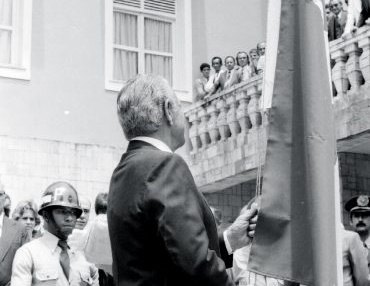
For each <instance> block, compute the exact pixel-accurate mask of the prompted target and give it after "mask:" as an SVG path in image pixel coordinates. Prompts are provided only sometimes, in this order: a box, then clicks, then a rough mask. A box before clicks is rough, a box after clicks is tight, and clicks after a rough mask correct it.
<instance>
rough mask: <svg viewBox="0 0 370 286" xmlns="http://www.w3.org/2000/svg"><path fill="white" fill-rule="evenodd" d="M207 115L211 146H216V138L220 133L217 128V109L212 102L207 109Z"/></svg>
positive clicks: (214, 102)
mask: <svg viewBox="0 0 370 286" xmlns="http://www.w3.org/2000/svg"><path fill="white" fill-rule="evenodd" d="M207 113H208V114H209V121H208V132H209V136H210V138H211V144H216V142H217V140H218V137H219V136H220V132H219V130H218V126H217V113H218V111H217V107H216V101H215V100H214V101H212V102H211V104H210V105H209V106H208V107H207Z"/></svg>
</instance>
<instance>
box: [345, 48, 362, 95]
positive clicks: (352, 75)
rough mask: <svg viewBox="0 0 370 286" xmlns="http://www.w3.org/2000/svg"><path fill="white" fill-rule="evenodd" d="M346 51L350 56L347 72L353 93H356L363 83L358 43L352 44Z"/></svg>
mask: <svg viewBox="0 0 370 286" xmlns="http://www.w3.org/2000/svg"><path fill="white" fill-rule="evenodd" d="M344 51H345V52H346V53H347V54H348V56H349V57H348V60H347V64H346V71H347V75H348V79H349V82H350V83H351V91H356V90H358V89H359V88H360V85H361V82H362V73H361V68H360V60H359V58H360V52H361V51H360V49H359V47H358V43H356V42H352V43H350V44H348V45H346V46H345V47H344Z"/></svg>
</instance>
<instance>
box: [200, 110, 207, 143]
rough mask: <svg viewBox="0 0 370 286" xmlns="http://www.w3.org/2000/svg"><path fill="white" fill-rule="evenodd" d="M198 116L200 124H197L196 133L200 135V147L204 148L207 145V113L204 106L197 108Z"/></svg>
mask: <svg viewBox="0 0 370 286" xmlns="http://www.w3.org/2000/svg"><path fill="white" fill-rule="evenodd" d="M198 118H200V124H199V126H198V134H199V137H200V141H201V143H202V149H204V148H206V147H207V145H208V142H209V140H208V136H209V135H208V126H207V122H208V114H207V111H206V109H205V108H204V107H200V108H199V109H198Z"/></svg>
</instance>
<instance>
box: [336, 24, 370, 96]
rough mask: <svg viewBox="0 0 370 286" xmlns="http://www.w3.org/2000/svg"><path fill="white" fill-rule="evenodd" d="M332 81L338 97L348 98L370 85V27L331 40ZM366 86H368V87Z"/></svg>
mask: <svg viewBox="0 0 370 286" xmlns="http://www.w3.org/2000/svg"><path fill="white" fill-rule="evenodd" d="M330 56H331V59H332V81H333V83H334V87H335V90H336V97H338V99H341V100H348V96H351V94H357V93H359V92H360V90H361V88H364V86H367V87H368V86H369V85H370V27H369V26H368V25H366V26H363V27H361V28H360V29H358V30H357V31H356V32H355V33H353V34H350V35H346V36H345V37H344V38H341V39H337V40H335V41H332V42H330ZM367 87H366V88H367Z"/></svg>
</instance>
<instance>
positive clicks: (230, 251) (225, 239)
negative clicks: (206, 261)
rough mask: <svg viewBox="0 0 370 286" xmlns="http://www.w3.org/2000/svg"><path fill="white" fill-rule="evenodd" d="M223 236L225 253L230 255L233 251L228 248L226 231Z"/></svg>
mask: <svg viewBox="0 0 370 286" xmlns="http://www.w3.org/2000/svg"><path fill="white" fill-rule="evenodd" d="M223 236H224V242H225V246H226V250H227V253H228V254H229V255H230V254H232V253H233V250H232V248H231V246H230V242H229V239H228V238H227V230H225V231H224V233H223Z"/></svg>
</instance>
